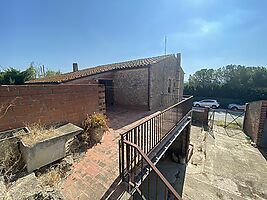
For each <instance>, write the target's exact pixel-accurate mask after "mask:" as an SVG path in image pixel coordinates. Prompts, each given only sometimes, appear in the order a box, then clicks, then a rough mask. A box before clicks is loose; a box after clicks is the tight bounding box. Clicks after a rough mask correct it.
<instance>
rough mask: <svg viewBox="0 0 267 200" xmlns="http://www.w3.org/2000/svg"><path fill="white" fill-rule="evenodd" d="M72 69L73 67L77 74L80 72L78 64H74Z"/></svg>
mask: <svg viewBox="0 0 267 200" xmlns="http://www.w3.org/2000/svg"><path fill="white" fill-rule="evenodd" d="M72 67H73V72H77V71H78V63H73V64H72Z"/></svg>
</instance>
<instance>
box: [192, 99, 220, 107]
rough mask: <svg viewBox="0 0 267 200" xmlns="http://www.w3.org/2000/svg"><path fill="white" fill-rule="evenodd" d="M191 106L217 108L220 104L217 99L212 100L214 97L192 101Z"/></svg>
mask: <svg viewBox="0 0 267 200" xmlns="http://www.w3.org/2000/svg"><path fill="white" fill-rule="evenodd" d="M193 106H196V107H210V108H218V107H219V106H220V104H219V103H218V102H217V100H214V99H203V100H201V101H195V102H193Z"/></svg>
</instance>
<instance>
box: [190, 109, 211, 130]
mask: <svg viewBox="0 0 267 200" xmlns="http://www.w3.org/2000/svg"><path fill="white" fill-rule="evenodd" d="M208 122H209V108H199V109H195V110H194V109H193V110H192V124H193V125H201V126H208Z"/></svg>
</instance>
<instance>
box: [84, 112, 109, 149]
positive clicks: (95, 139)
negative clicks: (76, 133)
mask: <svg viewBox="0 0 267 200" xmlns="http://www.w3.org/2000/svg"><path fill="white" fill-rule="evenodd" d="M82 127H83V129H84V132H83V133H82V140H83V141H84V142H86V143H87V144H89V145H91V144H96V143H99V142H100V141H101V139H102V137H103V135H104V132H105V131H106V130H107V119H106V117H105V115H103V114H101V113H94V114H92V115H87V117H86V119H85V120H84V121H83V123H82Z"/></svg>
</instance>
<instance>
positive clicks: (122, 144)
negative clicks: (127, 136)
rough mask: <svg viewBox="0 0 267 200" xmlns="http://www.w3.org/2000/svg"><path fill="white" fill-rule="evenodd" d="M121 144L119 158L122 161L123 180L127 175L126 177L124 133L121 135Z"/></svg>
mask: <svg viewBox="0 0 267 200" xmlns="http://www.w3.org/2000/svg"><path fill="white" fill-rule="evenodd" d="M120 145H121V148H120V149H121V153H120V155H121V157H120V158H119V159H120V160H121V161H120V176H121V178H122V180H123V181H124V179H125V177H124V138H123V135H121V141H120Z"/></svg>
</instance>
